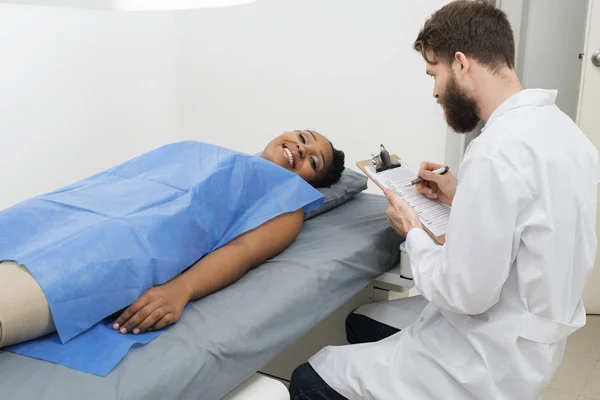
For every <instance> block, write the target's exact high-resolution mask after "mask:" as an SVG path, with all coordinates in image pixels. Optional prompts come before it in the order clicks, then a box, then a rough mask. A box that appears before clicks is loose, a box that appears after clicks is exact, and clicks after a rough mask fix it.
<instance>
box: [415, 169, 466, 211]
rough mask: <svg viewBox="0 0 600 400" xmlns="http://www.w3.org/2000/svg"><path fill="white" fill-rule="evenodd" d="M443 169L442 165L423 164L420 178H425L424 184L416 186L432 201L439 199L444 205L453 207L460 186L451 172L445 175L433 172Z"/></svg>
mask: <svg viewBox="0 0 600 400" xmlns="http://www.w3.org/2000/svg"><path fill="white" fill-rule="evenodd" d="M443 167H444V166H443V165H441V164H435V163H432V162H423V163H422V164H421V168H420V169H419V176H420V177H421V178H423V182H421V183H418V184H417V185H416V186H417V191H419V192H420V193H423V194H424V195H425V196H427V197H429V198H430V199H438V200H439V201H441V202H442V203H444V204H447V205H449V206H451V205H452V201H453V200H454V194H455V193H456V186H457V184H458V182H457V180H456V178H455V177H454V175H452V173H450V172H446V173H445V174H444V175H439V174H435V173H433V172H431V171H435V170H436V169H438V168H443Z"/></svg>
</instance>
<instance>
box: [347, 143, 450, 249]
mask: <svg viewBox="0 0 600 400" xmlns="http://www.w3.org/2000/svg"><path fill="white" fill-rule="evenodd" d="M389 159H390V160H391V161H392V162H400V161H401V159H400V157H398V156H397V155H396V154H392V155H390V157H389ZM373 164H374V158H373V159H370V160H364V161H358V162H356V166H357V167H358V168H360V170H361V171H362V172H363V173H364V174H365V175H366V176H367V177H368V178H369V179H370V180H371V181H373V182H374V183H375V184H376V185H377V186H378V187H379V188H380V189H381V190H382V191H383V190H384V186H383V185H381V184H380V183H379V182H378V181H376V180H375V179H373V178H372V177H371V174H370V172H368V171H367V169H368V168H370V167H373ZM415 175H416V174H415ZM433 201H437V200H433ZM423 230H424V231H425V232H427V234H428V235H429V236H430V237H431V238H432V239H433V240H434V241H435V242H436V243H438V244H440V245H443V244H444V243H446V235H445V234H444V235H440V236H436V235H434V234H433V232H431V231H430V230H429V229H428V228H427V227H426V226H425V225H424V224H423Z"/></svg>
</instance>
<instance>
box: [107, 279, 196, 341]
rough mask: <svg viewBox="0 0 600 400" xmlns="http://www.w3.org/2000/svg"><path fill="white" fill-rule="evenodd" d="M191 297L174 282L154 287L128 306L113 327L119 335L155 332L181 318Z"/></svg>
mask: <svg viewBox="0 0 600 400" xmlns="http://www.w3.org/2000/svg"><path fill="white" fill-rule="evenodd" d="M190 298H191V295H190V294H188V292H187V291H186V290H185V289H184V288H182V287H180V286H179V285H178V284H177V283H176V281H171V282H169V283H166V284H164V285H161V286H155V287H153V288H151V289H149V290H147V291H146V292H144V294H142V295H141V296H140V298H139V299H137V300H136V301H135V302H134V303H133V304H132V305H130V306H129V307H128V308H127V309H126V310H125V311H123V314H121V316H120V317H119V318H118V319H117V321H116V322H115V324H114V325H113V329H115V330H119V331H121V333H131V332H133V333H134V334H136V335H137V334H139V333H143V332H145V331H151V330H152V331H157V330H160V329H162V328H164V327H166V326H168V325H171V324H174V323H175V322H177V321H178V320H179V318H181V314H183V310H184V308H185V306H186V305H187V303H188V302H189V301H190Z"/></svg>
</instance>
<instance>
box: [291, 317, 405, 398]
mask: <svg viewBox="0 0 600 400" xmlns="http://www.w3.org/2000/svg"><path fill="white" fill-rule="evenodd" d="M399 331H400V330H399V329H396V328H393V327H391V326H388V325H386V324H383V323H381V322H378V321H375V320H374V319H371V318H369V317H366V316H364V315H360V314H355V313H351V314H350V315H348V317H347V318H346V339H347V340H348V343H350V344H359V343H371V342H378V341H380V340H381V339H385V338H387V337H389V336H392V335H393V334H395V333H398V332H399ZM290 395H291V400H343V399H345V397H344V396H342V395H341V394H339V393H338V392H336V391H335V390H333V389H332V388H331V387H330V386H329V385H327V383H325V381H324V380H323V379H322V378H321V377H320V376H319V374H317V372H316V371H315V370H314V369H313V367H311V366H310V364H308V363H306V364H302V365H301V366H299V367H298V368H296V370H295V371H294V373H293V374H292V382H291V383H290Z"/></svg>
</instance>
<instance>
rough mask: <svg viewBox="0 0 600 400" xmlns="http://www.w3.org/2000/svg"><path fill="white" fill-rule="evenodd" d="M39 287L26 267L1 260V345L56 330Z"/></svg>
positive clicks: (33, 337) (22, 340) (29, 338)
mask: <svg viewBox="0 0 600 400" xmlns="http://www.w3.org/2000/svg"><path fill="white" fill-rule="evenodd" d="M55 331H56V328H55V326H54V321H53V320H52V315H51V314H50V308H49V307H48V302H47V301H46V297H45V296H44V293H43V292H42V289H41V288H40V286H39V285H38V284H37V282H36V281H35V279H33V277H32V276H31V274H30V273H29V272H28V271H27V269H26V268H24V267H22V266H20V265H19V264H17V263H14V262H0V348H2V347H5V346H10V345H13V344H17V343H21V342H25V341H27V340H31V339H35V338H38V337H40V336H44V335H47V334H49V333H52V332H55Z"/></svg>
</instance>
